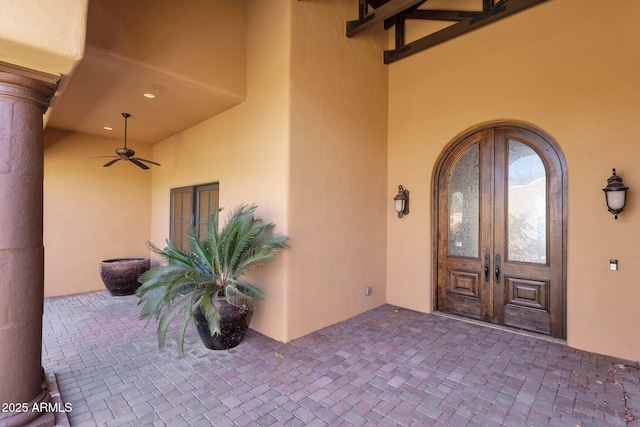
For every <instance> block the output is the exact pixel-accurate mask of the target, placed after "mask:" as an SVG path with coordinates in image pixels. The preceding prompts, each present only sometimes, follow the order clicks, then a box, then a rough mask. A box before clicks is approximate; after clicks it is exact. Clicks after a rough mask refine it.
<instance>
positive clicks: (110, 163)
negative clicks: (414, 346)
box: [102, 156, 122, 168]
mask: <svg viewBox="0 0 640 427" xmlns="http://www.w3.org/2000/svg"><path fill="white" fill-rule="evenodd" d="M103 157H112V156H103ZM118 160H122V159H121V158H120V157H118V158H117V159H113V160H111V161H110V162H107V163H105V164H104V165H102V167H103V168H106V167H107V166H111V165H112V164H114V163H115V162H117V161H118Z"/></svg>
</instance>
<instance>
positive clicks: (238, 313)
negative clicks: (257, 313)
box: [195, 297, 253, 350]
mask: <svg viewBox="0 0 640 427" xmlns="http://www.w3.org/2000/svg"><path fill="white" fill-rule="evenodd" d="M218 303H219V311H220V334H217V335H211V333H210V332H209V325H208V324H207V319H206V318H205V317H204V315H203V314H202V312H201V311H200V309H198V310H197V311H196V312H195V320H196V328H197V329H198V335H200V339H201V340H202V343H203V344H204V346H205V347H207V348H208V349H209V350H228V349H230V348H233V347H235V346H237V345H238V344H240V342H241V341H242V339H243V338H244V336H245V334H246V333H247V329H249V323H251V318H252V317H253V311H252V310H249V309H247V308H245V307H236V306H235V305H233V304H229V303H228V302H227V300H226V298H223V297H220V298H218Z"/></svg>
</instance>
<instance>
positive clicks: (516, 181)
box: [507, 139, 547, 264]
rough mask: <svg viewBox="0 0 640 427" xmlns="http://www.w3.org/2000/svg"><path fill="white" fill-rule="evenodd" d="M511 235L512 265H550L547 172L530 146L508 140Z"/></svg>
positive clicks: (510, 254)
mask: <svg viewBox="0 0 640 427" xmlns="http://www.w3.org/2000/svg"><path fill="white" fill-rule="evenodd" d="M508 150H509V154H508V163H509V168H508V178H507V181H508V195H507V198H508V214H507V218H508V223H507V224H508V225H507V227H508V233H507V257H508V260H509V261H521V262H530V263H536V264H546V262H547V179H546V178H547V171H546V170H545V167H544V163H543V162H542V159H541V158H540V156H539V155H538V154H537V153H536V152H535V151H534V150H533V149H532V148H531V147H529V146H528V145H525V144H523V143H522V142H520V141H517V140H513V139H509V148H508Z"/></svg>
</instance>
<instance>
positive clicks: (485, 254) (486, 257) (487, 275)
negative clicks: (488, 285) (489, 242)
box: [484, 252, 490, 282]
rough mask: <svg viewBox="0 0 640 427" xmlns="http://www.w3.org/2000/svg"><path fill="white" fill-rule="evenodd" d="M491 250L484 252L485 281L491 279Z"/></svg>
mask: <svg viewBox="0 0 640 427" xmlns="http://www.w3.org/2000/svg"><path fill="white" fill-rule="evenodd" d="M489 262H490V261H489V252H485V253H484V281H485V282H488V281H489Z"/></svg>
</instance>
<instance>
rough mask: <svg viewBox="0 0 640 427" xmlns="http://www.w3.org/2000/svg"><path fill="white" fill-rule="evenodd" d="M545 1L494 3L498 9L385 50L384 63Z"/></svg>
mask: <svg viewBox="0 0 640 427" xmlns="http://www.w3.org/2000/svg"><path fill="white" fill-rule="evenodd" d="M545 1H547V0H506V1H504V2H502V4H500V2H499V3H498V4H496V6H498V5H499V8H497V9H499V11H495V10H494V9H492V10H491V11H489V13H487V14H483V16H476V17H474V18H468V19H465V20H464V21H460V22H458V23H456V24H453V25H451V26H449V27H447V28H443V29H442V30H440V31H436V32H435V33H433V34H430V35H428V36H426V37H423V38H421V39H418V40H416V41H414V42H412V43H409V44H407V45H404V46H402V47H400V48H396V49H395V50H387V51H385V52H384V63H385V64H390V63H392V62H394V61H397V60H399V59H402V58H405V57H407V56H409V55H413V54H414V53H417V52H420V51H422V50H425V49H428V48H430V47H433V46H435V45H437V44H440V43H443V42H445V41H447V40H451V39H452V38H454V37H458V36H461V35H463V34H466V33H468V32H471V31H473V30H475V29H478V28H480V27H483V26H485V25H487V24H491V23H492V22H495V21H498V20H500V19H502V18H505V17H507V16H509V15H513V14H514V13H517V12H520V11H522V10H525V9H528V8H530V7H532V6H536V5H538V4H540V3H543V2H545Z"/></svg>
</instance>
